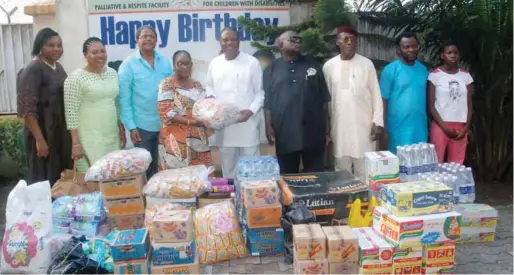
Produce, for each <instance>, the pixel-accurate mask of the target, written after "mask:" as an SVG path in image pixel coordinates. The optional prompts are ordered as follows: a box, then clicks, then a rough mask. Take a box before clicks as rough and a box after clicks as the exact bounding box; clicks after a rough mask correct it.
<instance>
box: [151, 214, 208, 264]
mask: <svg viewBox="0 0 514 275" xmlns="http://www.w3.org/2000/svg"><path fill="white" fill-rule="evenodd" d="M151 246H152V255H151V257H150V259H151V271H152V274H179V273H177V272H186V273H187V274H198V273H199V268H200V267H199V263H198V260H197V257H196V249H195V241H194V227H193V214H192V212H191V210H171V211H170V210H159V211H157V213H156V214H155V216H154V218H153V221H152V240H151ZM180 274H182V273H180Z"/></svg>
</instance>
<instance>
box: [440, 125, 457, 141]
mask: <svg viewBox="0 0 514 275" xmlns="http://www.w3.org/2000/svg"><path fill="white" fill-rule="evenodd" d="M441 129H442V130H443V132H444V133H445V134H446V135H447V136H448V137H449V138H451V139H456V138H457V136H458V133H457V132H455V131H454V130H452V129H450V128H448V127H445V126H443V127H442V128H441Z"/></svg>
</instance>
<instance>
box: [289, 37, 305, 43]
mask: <svg viewBox="0 0 514 275" xmlns="http://www.w3.org/2000/svg"><path fill="white" fill-rule="evenodd" d="M289 42H291V43H302V38H301V37H300V36H290V37H289Z"/></svg>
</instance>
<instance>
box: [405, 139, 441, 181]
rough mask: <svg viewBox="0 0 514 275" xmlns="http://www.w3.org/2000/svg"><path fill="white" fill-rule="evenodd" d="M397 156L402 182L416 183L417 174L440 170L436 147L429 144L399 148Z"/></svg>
mask: <svg viewBox="0 0 514 275" xmlns="http://www.w3.org/2000/svg"><path fill="white" fill-rule="evenodd" d="M396 156H397V157H398V161H399V163H400V181H401V182H409V181H414V180H415V179H416V178H417V177H416V175H417V174H420V173H429V172H436V171H437V170H438V161H437V154H436V152H435V146H434V145H433V144H429V143H417V144H412V145H405V146H397V147H396Z"/></svg>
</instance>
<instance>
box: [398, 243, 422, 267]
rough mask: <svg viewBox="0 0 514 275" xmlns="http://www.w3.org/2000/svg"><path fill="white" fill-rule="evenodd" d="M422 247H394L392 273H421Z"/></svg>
mask: <svg viewBox="0 0 514 275" xmlns="http://www.w3.org/2000/svg"><path fill="white" fill-rule="evenodd" d="M422 266H423V249H422V248H421V247H409V248H405V249H400V248H396V250H395V252H394V254H393V273H394V274H421V270H422Z"/></svg>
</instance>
